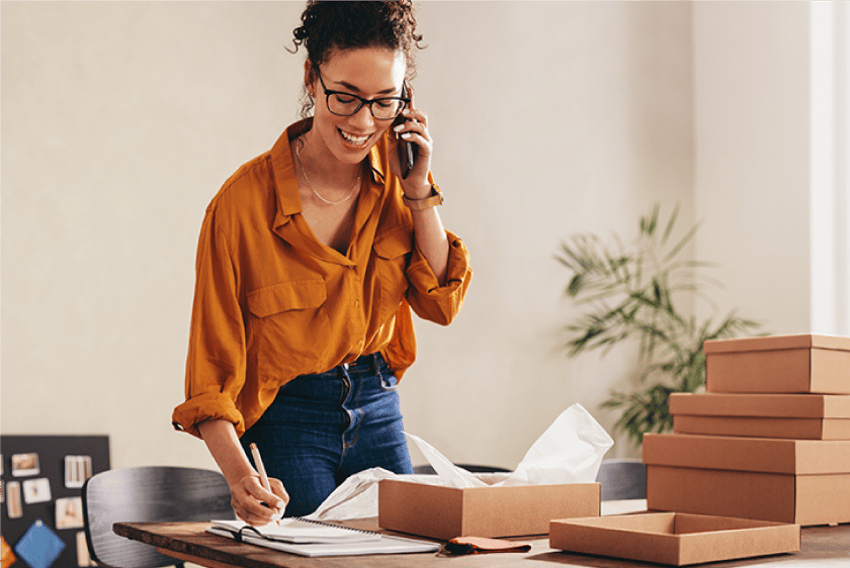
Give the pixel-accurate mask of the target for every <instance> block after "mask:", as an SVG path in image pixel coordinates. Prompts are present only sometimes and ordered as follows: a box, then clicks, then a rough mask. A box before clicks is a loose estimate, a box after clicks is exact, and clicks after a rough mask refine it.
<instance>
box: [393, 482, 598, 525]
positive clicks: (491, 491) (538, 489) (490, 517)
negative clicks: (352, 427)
mask: <svg viewBox="0 0 850 568" xmlns="http://www.w3.org/2000/svg"><path fill="white" fill-rule="evenodd" d="M600 495H601V492H600V485H599V484H598V483H578V484H564V485H523V486H509V487H501V486H496V487H470V488H463V489H460V488H457V487H446V486H442V485H429V484H427V483H418V482H414V481H405V480H400V479H382V480H381V481H380V484H379V486H378V524H379V525H380V526H381V527H382V528H385V529H389V530H394V531H399V532H404V533H408V534H413V535H418V536H424V537H428V538H435V539H440V540H448V539H451V538H455V537H459V536H481V537H489V538H499V537H509V536H529V535H543V534H546V533H547V532H548V530H549V521H550V520H551V519H556V518H566V517H590V516H599V511H600Z"/></svg>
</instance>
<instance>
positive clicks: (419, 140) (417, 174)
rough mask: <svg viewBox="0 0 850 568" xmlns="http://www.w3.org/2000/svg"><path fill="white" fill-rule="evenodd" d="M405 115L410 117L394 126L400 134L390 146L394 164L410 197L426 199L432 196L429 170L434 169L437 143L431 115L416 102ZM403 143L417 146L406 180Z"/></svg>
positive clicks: (391, 162) (397, 133)
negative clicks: (400, 149) (400, 155)
mask: <svg viewBox="0 0 850 568" xmlns="http://www.w3.org/2000/svg"><path fill="white" fill-rule="evenodd" d="M402 116H404V118H406V119H407V120H405V121H404V122H402V123H400V124H397V125H395V126H393V127H392V130H393V132H394V133H395V135H396V136H390V138H391V139H392V138H394V139H395V143H394V144H391V148H390V167H391V168H392V170H393V173H394V174H396V176H397V177H398V179H399V181H400V182H401V187H402V189H403V190H404V194H405V195H406V196H407V197H408V198H409V199H425V198H427V197H429V196H430V195H431V183H430V182H429V181H428V172H429V171H430V169H431V154H432V152H433V150H434V142H433V141H432V140H431V134H430V132H428V116H427V115H426V114H425V113H424V112H422V111H421V110H419V109H417V108H415V107H414V106H413V103H411V104H410V106H408V107H407V108H406V109H404V112H403V113H402ZM403 142H410V143H412V144H414V145H415V146H416V157H415V159H414V160H413V169H412V170H410V173H409V174H408V176H407V178H406V179H402V177H401V165H400V163H399V158H398V145H399V144H401V143H403Z"/></svg>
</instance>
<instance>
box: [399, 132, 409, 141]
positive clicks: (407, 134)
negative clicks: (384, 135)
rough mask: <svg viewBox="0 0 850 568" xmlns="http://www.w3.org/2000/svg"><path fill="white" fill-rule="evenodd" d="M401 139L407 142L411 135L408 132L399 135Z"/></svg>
mask: <svg viewBox="0 0 850 568" xmlns="http://www.w3.org/2000/svg"><path fill="white" fill-rule="evenodd" d="M401 137H402V138H404V139H405V140H407V139H409V138H410V137H411V134H410V132H405V133H404V134H402V135H401Z"/></svg>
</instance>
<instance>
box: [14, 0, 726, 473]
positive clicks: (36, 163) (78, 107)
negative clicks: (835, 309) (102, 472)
mask: <svg viewBox="0 0 850 568" xmlns="http://www.w3.org/2000/svg"><path fill="white" fill-rule="evenodd" d="M301 7H302V4H301V3H300V2H294V3H293V2H282V3H280V2H277V3H269V2H263V3H250V2H235V3H219V2H215V3H213V2H183V3H106V2H96V3H78V2H73V3H15V2H3V3H2V5H0V10H2V231H3V232H2V295H3V296H2V300H3V311H2V431H3V433H8V434H12V433H107V434H109V435H110V436H111V439H112V453H113V465H114V466H116V467H125V466H132V465H142V464H180V465H196V466H210V467H212V465H213V464H212V461H211V460H210V458H209V457H208V456H207V454H206V450H205V448H204V447H203V444H202V443H201V442H199V441H197V440H195V439H193V438H191V437H189V436H188V435H185V434H179V433H175V432H173V431H172V429H171V425H170V413H171V409H172V408H173V406H174V405H175V404H177V403H179V402H180V401H181V400H182V396H183V394H182V393H183V386H182V375H183V365H184V357H185V348H186V342H187V328H188V321H189V305H190V300H191V294H192V284H193V274H192V263H193V257H194V249H195V243H196V238H197V232H198V229H199V226H200V222H201V218H202V214H203V210H204V207H205V206H206V204H207V203H208V201H209V200H210V198H211V197H212V195H213V194H214V193H215V191H216V190H217V188H218V187H219V186H220V184H221V183H222V182H223V181H224V179H225V178H226V177H227V176H228V175H229V174H230V173H232V171H234V170H235V169H236V168H237V167H238V166H239V165H240V164H242V163H243V162H244V161H246V160H248V159H249V158H251V157H253V156H254V155H256V154H259V153H260V152H263V151H265V150H266V149H267V148H269V147H270V146H271V144H272V143H273V142H274V140H275V139H276V137H277V136H278V134H279V133H280V131H282V129H283V128H284V127H285V126H286V125H287V124H288V123H290V122H291V121H292V120H293V119H294V117H295V114H296V107H297V105H296V97H297V94H298V90H299V86H300V68H301V62H302V54H299V55H295V56H293V55H290V54H289V53H288V52H287V51H286V50H285V47H286V46H288V45H290V43H289V38H290V32H291V30H292V28H294V27H295V26H296V25H297V20H298V15H299V13H300V10H301ZM691 10H692V8H691V5H690V4H689V3H632V2H629V3H618V2H613V3H607V2H605V3H595V2H594V3H585V2H564V3H561V2H539V3H528V2H493V3H489V2H486V3H485V2H462V3H460V2H458V3H444V2H425V3H423V4H422V6H421V11H420V23H421V31H422V32H423V33H424V34H425V37H426V41H427V43H428V44H429V47H428V48H427V49H426V50H425V51H423V52H422V53H421V55H420V77H419V78H418V80H417V81H416V82H415V87H416V92H417V96H418V102H419V105H420V106H421V107H422V108H423V109H425V110H426V111H427V112H428V113H429V115H430V117H431V122H432V128H431V130H432V133H433V135H434V138H435V141H436V142H435V143H436V150H435V151H436V155H435V159H434V172H435V176H436V177H437V179H438V182H439V183H440V185H441V187H442V188H443V190H444V192H445V194H446V198H447V202H446V205H445V207H444V209H443V216H444V221H445V223H446V225H447V226H448V227H449V228H450V229H452V230H453V231H455V232H457V233H458V234H460V235H461V236H462V237H464V239H465V240H466V242H467V244H468V246H469V248H470V250H471V253H472V256H473V262H474V269H475V277H474V281H473V285H472V288H471V289H470V293H469V297H468V301H467V303H466V305H465V307H464V310H463V311H462V313H461V315H460V317H459V318H458V320H457V321H456V322H455V323H454V324H453V325H452V326H450V327H448V328H437V327H436V326H434V325H432V324H429V323H425V322H418V323H417V331H418V335H419V345H420V353H421V355H420V360H419V362H418V363H417V365H416V366H415V367H414V369H412V370H411V371H410V372H409V374H408V375H407V376H406V378H405V381H404V382H403V387H402V396H403V401H404V402H403V410H404V413H405V415H406V425H407V428H408V429H409V430H410V431H411V432H413V433H416V434H418V435H420V436H422V437H423V438H425V439H426V440H428V441H430V442H431V443H433V444H434V445H435V446H437V447H438V448H440V449H441V450H443V451H444V453H446V454H447V455H448V456H449V457H450V458H451V459H454V460H456V461H461V462H487V463H493V464H497V465H504V466H509V467H510V466H513V465H515V464H516V463H517V462H518V461H519V459H520V458H521V457H522V455H523V453H524V451H525V449H526V448H527V447H528V446H529V445H530V443H531V442H532V441H533V440H534V439H535V438H536V437H537V436H538V435H539V434H540V433H542V431H543V430H544V429H545V428H546V427H547V426H548V425H549V424H550V423H551V422H552V421H553V420H554V419H555V417H556V416H557V415H558V414H559V413H560V412H561V411H562V410H563V409H564V408H566V407H567V406H569V405H570V404H572V403H574V402H581V403H582V404H583V405H584V406H585V407H586V408H588V409H589V410H591V411H592V412H593V413H594V414H595V415H596V416H597V418H598V419H599V420H600V422H602V424H603V425H604V426H606V427H607V428H608V429H609V430H610V427H611V425H612V423H613V421H614V417H613V416H612V415H610V414H606V413H603V412H600V411H598V410H597V405H598V403H599V402H600V401H602V400H603V399H604V398H605V396H606V394H607V391H608V389H609V388H611V387H612V386H617V387H624V386H626V385H627V384H628V380H629V374H630V370H631V367H632V360H631V358H630V355H631V353H630V352H628V350H625V351H622V350H621V351H615V352H613V353H612V355H610V356H609V357H608V358H606V359H604V360H602V359H600V358H599V357H597V356H596V355H588V356H586V357H583V358H580V359H576V360H567V359H566V358H565V357H564V355H563V352H562V351H561V350H560V347H559V346H560V343H561V341H562V339H563V338H562V336H561V332H560V329H561V327H562V326H563V325H564V324H565V323H566V322H567V321H568V319H569V318H570V316H571V315H574V313H575V312H574V311H573V308H572V307H571V306H570V304H569V303H568V302H567V301H566V300H565V299H564V298H563V297H562V290H563V288H564V286H565V285H566V282H567V274H566V272H565V270H564V269H563V268H561V267H560V266H559V265H558V263H557V262H556V261H555V260H554V259H553V256H554V254H555V253H556V252H557V250H558V246H559V243H560V242H561V241H562V240H564V239H566V238H568V237H569V236H570V235H572V234H574V233H576V232H583V231H593V232H596V233H598V234H600V235H609V234H612V233H618V234H621V235H624V236H627V237H628V236H630V235H632V234H633V232H634V230H635V228H636V225H637V217H638V215H639V214H641V213H643V212H645V211H647V210H648V209H649V207H650V206H651V204H652V203H653V202H655V201H658V200H660V201H662V202H664V203H665V204H666V205H668V206H671V205H672V204H673V203H674V202H677V201H678V202H681V203H682V205H683V207H684V213H685V215H684V220H685V221H689V220H692V219H693V218H694V213H693V210H694V208H693V202H694V197H693V191H692V187H693V181H694V176H693V156H694V150H693V129H692V120H693V103H692V101H693V94H692V91H691V84H692V63H691V62H692V57H691V55H692V54H691ZM485 15H486V17H485ZM708 221H709V222H714V219H712V218H711V217H709V219H708ZM628 453H630V450H629V448H628V447H627V446H625V445H624V444H618V445H617V446H616V447H615V448H614V450H612V452H610V453H609V457H613V456H615V455H626V454H628Z"/></svg>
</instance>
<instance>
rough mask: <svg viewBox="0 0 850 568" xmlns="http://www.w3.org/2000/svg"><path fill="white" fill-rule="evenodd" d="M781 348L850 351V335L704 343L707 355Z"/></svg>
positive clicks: (777, 337) (740, 339) (761, 338)
mask: <svg viewBox="0 0 850 568" xmlns="http://www.w3.org/2000/svg"><path fill="white" fill-rule="evenodd" d="M780 349H831V350H835V351H850V337H841V336H837V335H817V334H812V333H807V334H801V335H773V336H768V337H744V338H737V339H711V340H708V341H706V342H705V343H703V345H702V351H703V353H705V354H706V355H709V354H715V353H742V352H747V351H777V350H780Z"/></svg>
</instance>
